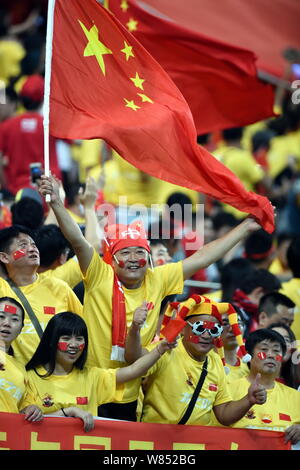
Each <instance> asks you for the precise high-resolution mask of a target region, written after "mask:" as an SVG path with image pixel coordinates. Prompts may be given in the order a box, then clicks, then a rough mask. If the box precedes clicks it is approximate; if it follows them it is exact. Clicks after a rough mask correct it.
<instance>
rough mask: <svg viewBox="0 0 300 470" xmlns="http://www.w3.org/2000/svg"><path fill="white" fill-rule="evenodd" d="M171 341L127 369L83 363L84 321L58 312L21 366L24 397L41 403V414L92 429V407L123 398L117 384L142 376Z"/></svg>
mask: <svg viewBox="0 0 300 470" xmlns="http://www.w3.org/2000/svg"><path fill="white" fill-rule="evenodd" d="M173 345H174V344H173V343H171V344H169V343H167V342H166V341H162V342H160V343H159V345H158V346H157V347H156V348H155V349H154V350H153V351H151V352H150V353H149V354H147V355H145V356H143V357H142V358H140V359H138V360H137V361H136V362H134V363H133V364H132V365H130V366H128V367H122V368H120V369H102V368H98V367H85V362H86V359H87V354H88V332H87V327H86V324H85V322H84V320H83V319H82V318H81V317H80V316H79V315H76V314H75V313H71V312H62V313H59V314H57V315H54V317H52V318H51V320H50V321H49V323H48V325H47V327H46V329H45V331H44V334H43V336H42V338H41V342H40V344H39V346H38V348H37V350H36V352H35V353H34V355H33V357H32V359H31V360H30V361H29V362H28V364H27V366H26V369H27V371H28V380H29V388H30V390H31V393H29V394H28V396H27V400H29V402H30V403H36V404H37V405H38V406H40V407H41V408H42V410H43V413H44V414H47V415H50V414H51V415H55V416H66V417H75V418H80V419H82V421H83V423H84V430H85V431H90V430H91V429H93V427H94V419H93V416H97V407H98V406H99V405H101V404H102V403H109V402H111V401H113V400H115V401H120V400H122V398H123V392H124V386H123V385H122V384H123V383H124V382H127V381H129V380H133V379H136V378H137V377H140V376H142V375H144V374H145V373H146V372H147V370H148V369H149V367H151V366H152V365H153V364H154V363H155V362H156V361H157V360H158V359H159V358H160V356H161V355H162V354H163V353H164V352H165V351H167V350H168V349H170V348H171V347H173Z"/></svg>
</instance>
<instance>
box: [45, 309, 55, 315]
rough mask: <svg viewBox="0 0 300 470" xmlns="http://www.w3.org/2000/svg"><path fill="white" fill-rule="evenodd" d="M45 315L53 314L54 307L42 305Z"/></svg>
mask: <svg viewBox="0 0 300 470" xmlns="http://www.w3.org/2000/svg"><path fill="white" fill-rule="evenodd" d="M44 314H45V315H55V307H44Z"/></svg>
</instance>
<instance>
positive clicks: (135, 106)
mask: <svg viewBox="0 0 300 470" xmlns="http://www.w3.org/2000/svg"><path fill="white" fill-rule="evenodd" d="M124 100H125V101H126V104H125V106H126V107H127V108H131V109H133V111H136V110H137V109H140V106H137V105H136V104H135V102H134V101H133V100H131V101H128V100H127V99H126V98H124Z"/></svg>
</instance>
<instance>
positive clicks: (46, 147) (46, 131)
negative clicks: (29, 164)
mask: <svg viewBox="0 0 300 470" xmlns="http://www.w3.org/2000/svg"><path fill="white" fill-rule="evenodd" d="M54 8H55V0H48V12H47V34H46V53H45V89H44V107H43V113H44V121H43V126H44V172H45V175H46V176H49V175H50V165H49V115H50V81H51V61H52V41H53V23H54ZM50 201H51V196H50V194H47V195H46V202H50Z"/></svg>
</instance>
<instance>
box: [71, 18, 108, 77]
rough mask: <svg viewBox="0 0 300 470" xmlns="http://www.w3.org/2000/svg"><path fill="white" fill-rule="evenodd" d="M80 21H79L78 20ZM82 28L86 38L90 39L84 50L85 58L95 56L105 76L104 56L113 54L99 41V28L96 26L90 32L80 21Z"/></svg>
mask: <svg viewBox="0 0 300 470" xmlns="http://www.w3.org/2000/svg"><path fill="white" fill-rule="evenodd" d="M78 21H79V20H78ZM79 24H80V26H81V27H82V29H83V31H84V34H85V35H86V38H87V39H88V41H89V42H88V44H87V46H86V48H85V49H84V53H83V55H84V57H90V56H92V55H94V56H95V57H96V59H97V62H98V64H99V66H100V68H101V70H102V73H103V75H105V63H104V60H103V57H102V56H103V55H104V54H112V51H111V50H110V49H108V48H107V47H106V46H105V45H104V44H103V43H102V42H101V41H99V39H98V28H97V26H96V25H95V24H94V26H92V27H91V29H90V30H88V29H87V28H86V27H85V26H84V24H83V23H81V21H79Z"/></svg>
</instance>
